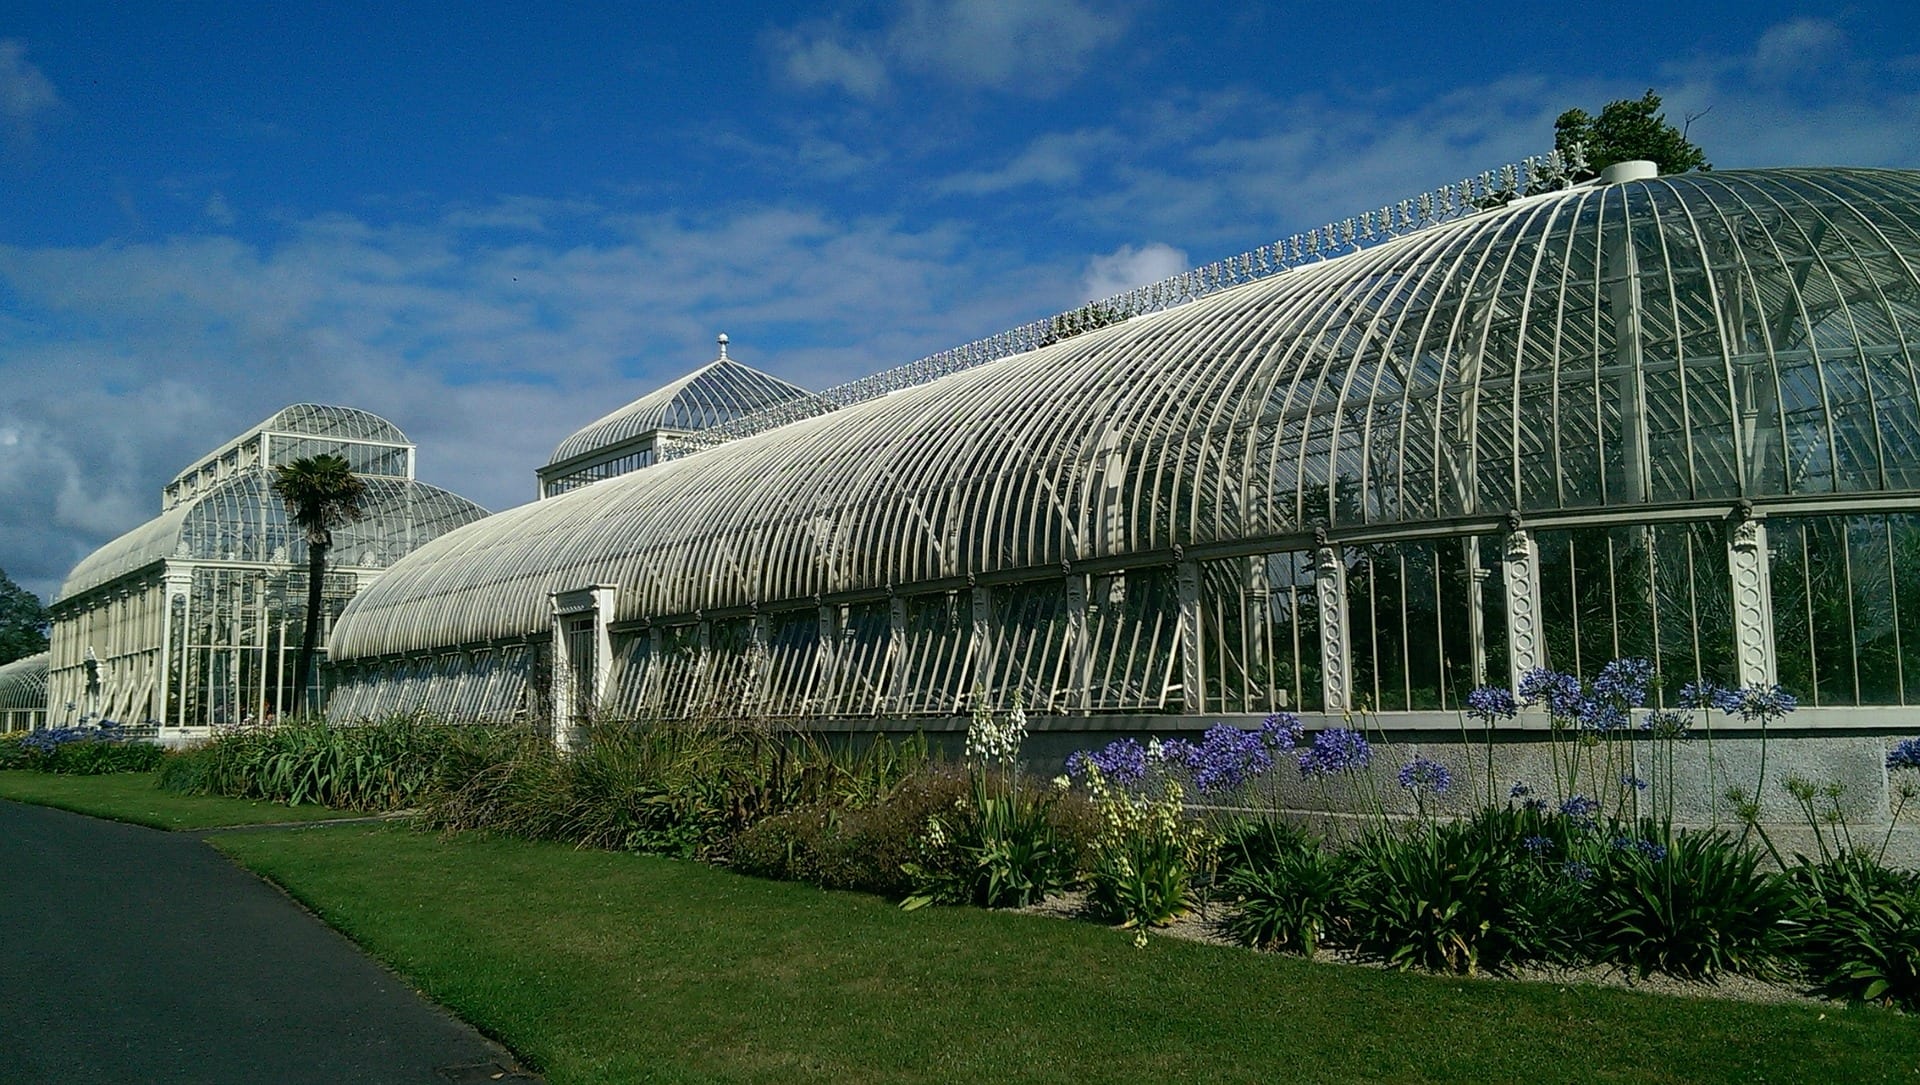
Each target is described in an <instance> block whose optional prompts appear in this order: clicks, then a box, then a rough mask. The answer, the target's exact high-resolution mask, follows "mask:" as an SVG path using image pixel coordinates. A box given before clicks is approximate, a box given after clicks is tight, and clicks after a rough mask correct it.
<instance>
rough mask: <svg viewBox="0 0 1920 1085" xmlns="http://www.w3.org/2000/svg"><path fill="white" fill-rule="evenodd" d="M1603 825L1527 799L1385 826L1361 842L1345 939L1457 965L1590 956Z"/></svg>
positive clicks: (1414, 959)
mask: <svg viewBox="0 0 1920 1085" xmlns="http://www.w3.org/2000/svg"><path fill="white" fill-rule="evenodd" d="M1595 831H1597V830H1589V829H1587V828H1586V827H1585V826H1584V824H1583V823H1582V822H1581V821H1580V820H1579V819H1577V818H1569V817H1564V816H1559V815H1553V814H1547V813H1545V812H1543V811H1540V810H1537V809H1533V808H1526V807H1523V808H1519V809H1515V808H1511V807H1504V808H1503V807H1489V808H1486V809H1484V810H1482V811H1480V812H1479V813H1478V814H1475V815H1474V816H1473V817H1472V818H1469V819H1467V820H1464V821H1455V822H1440V823H1431V822H1422V823H1420V824H1418V825H1415V826H1412V827H1410V828H1408V829H1405V830H1398V831H1396V830H1393V829H1384V830H1377V831H1375V832H1374V833H1371V834H1369V835H1368V836H1366V837H1364V838H1363V839H1362V840H1361V841H1360V842H1358V843H1357V844H1355V845H1354V846H1353V848H1352V849H1351V851H1350V855H1349V858H1348V862H1349V863H1350V867H1349V876H1348V877H1349V880H1348V890H1347V893H1346V895H1345V898H1344V907H1345V909H1346V911H1345V914H1344V916H1343V924H1342V927H1341V933H1342V944H1344V945H1347V946H1349V947H1351V948H1353V949H1355V950H1356V951H1358V952H1360V953H1362V954H1363V955H1366V956H1370V957H1373V958H1375V959H1378V960H1381V961H1384V962H1386V963H1388V964H1393V965H1397V966H1399V967H1402V968H1409V967H1420V968H1428V969H1434V970H1439V971H1450V972H1472V971H1475V970H1479V969H1485V970H1488V971H1493V972H1502V971H1507V970H1509V969H1511V968H1513V967H1515V966H1518V965H1522V964H1526V963H1530V962H1535V961H1550V962H1555V963H1573V962H1577V961H1582V960H1585V959H1587V957H1588V954H1589V953H1590V951H1591V948H1592V941H1591V937H1592V931H1593V918H1592V915H1593V908H1594V897H1593V889H1592V887H1591V886H1590V884H1589V882H1590V881H1591V879H1592V876H1593V866H1592V864H1591V863H1590V862H1588V861H1587V860H1588V858H1590V857H1597V855H1598V851H1597V847H1596V843H1595V838H1594V837H1593V833H1594V832H1595Z"/></svg>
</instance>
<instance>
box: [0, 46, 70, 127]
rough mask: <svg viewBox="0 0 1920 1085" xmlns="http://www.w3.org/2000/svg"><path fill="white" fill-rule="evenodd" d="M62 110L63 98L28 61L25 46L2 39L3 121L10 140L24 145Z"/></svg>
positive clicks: (0, 97)
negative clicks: (49, 117)
mask: <svg viewBox="0 0 1920 1085" xmlns="http://www.w3.org/2000/svg"><path fill="white" fill-rule="evenodd" d="M58 108H60V94H59V92H58V91H56V90H54V89H53V83H52V81H51V80H49V79H48V78H47V77H46V75H45V74H43V73H42V72H41V71H40V69H39V68H36V67H34V65H33V63H32V62H31V61H29V60H27V46H26V43H25V42H23V41H20V40H19V39H17V38H0V121H4V122H5V125H6V128H7V131H8V134H9V136H10V137H11V138H13V139H15V140H17V141H21V142H25V141H28V140H30V139H31V138H32V137H33V130H34V126H35V125H37V124H38V123H39V122H40V121H41V120H42V119H43V118H44V117H46V116H47V115H48V114H49V113H51V112H53V111H54V110H56V109H58Z"/></svg>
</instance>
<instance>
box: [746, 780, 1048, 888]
mask: <svg viewBox="0 0 1920 1085" xmlns="http://www.w3.org/2000/svg"><path fill="white" fill-rule="evenodd" d="M970 788H971V783H970V781H969V780H968V778H967V775H966V774H965V773H964V772H960V771H958V770H956V769H953V768H951V767H939V766H928V767H925V768H923V769H922V770H921V771H919V772H916V773H915V774H914V775H913V776H911V777H908V778H907V779H905V780H903V781H901V782H900V783H899V784H898V785H897V786H896V787H895V788H894V789H893V790H892V791H891V792H890V793H889V794H888V795H887V796H886V797H885V798H884V799H881V800H880V801H878V802H876V803H874V804H873V805H871V806H866V807H843V806H838V805H833V804H815V805H809V806H803V807H800V808H798V809H795V810H791V811H787V812H784V813H780V814H775V815H773V816H771V817H768V818H765V819H763V820H761V821H758V822H756V823H754V824H753V825H751V826H749V827H748V828H747V829H746V830H745V831H744V832H742V833H741V834H740V835H739V836H738V837H737V838H736V839H735V840H734V841H733V848H732V859H731V862H732V864H733V867H734V869H736V870H739V871H741V872H742V873H746V874H755V875H759V876H761V877H767V878H781V879H786V880H790V881H802V882H808V883H810V884H813V885H818V886H820V887H822V888H825V889H854V890H860V891H863V892H868V893H878V894H880V895H882V896H886V897H891V898H894V899H896V900H897V899H900V898H903V897H906V896H908V895H910V894H911V893H912V892H913V879H912V877H911V876H909V875H908V874H907V873H906V870H905V868H906V866H907V864H909V863H913V862H914V861H915V860H917V859H919V858H920V857H921V849H920V837H921V834H922V833H923V832H925V830H926V827H927V821H928V819H929V818H932V817H934V816H936V815H940V814H949V813H951V812H952V811H953V810H954V808H955V805H956V804H958V803H963V802H965V801H967V795H968V792H969V790H970ZM1056 809H1058V808H1056ZM1063 835H1067V834H1063ZM1069 838H1070V837H1069Z"/></svg>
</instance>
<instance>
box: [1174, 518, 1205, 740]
mask: <svg viewBox="0 0 1920 1085" xmlns="http://www.w3.org/2000/svg"><path fill="white" fill-rule="evenodd" d="M1174 556H1175V557H1179V556H1180V551H1179V550H1178V549H1177V548H1176V549H1175V551H1174ZM1175 580H1176V581H1177V583H1178V586H1179V596H1180V695H1181V702H1182V705H1181V707H1182V711H1184V712H1186V713H1187V714H1188V715H1190V716H1197V715H1200V714H1201V713H1202V712H1205V711H1206V693H1207V669H1206V653H1205V652H1203V651H1202V650H1201V640H1202V636H1201V633H1202V630H1201V628H1200V617H1201V615H1200V563H1199V562H1197V561H1182V562H1180V564H1179V566H1178V571H1177V573H1176V574H1175Z"/></svg>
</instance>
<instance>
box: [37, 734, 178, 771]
mask: <svg viewBox="0 0 1920 1085" xmlns="http://www.w3.org/2000/svg"><path fill="white" fill-rule="evenodd" d="M165 757H166V751H165V750H162V749H161V748H160V747H158V746H155V745H153V744H152V743H149V742H121V741H116V740H112V739H108V740H104V741H103V740H99V739H91V740H87V741H82V742H68V743H63V744H61V745H59V746H56V747H54V748H53V749H52V750H51V751H50V752H48V753H47V754H46V755H44V756H43V757H42V758H41V759H40V762H39V764H38V765H37V766H35V767H37V768H38V769H39V770H40V771H41V772H57V773H60V774H62V775H65V776H103V775H106V774H108V773H116V772H152V771H153V770H154V769H156V768H158V767H160V763H161V761H162V759H164V758H165Z"/></svg>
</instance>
